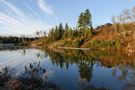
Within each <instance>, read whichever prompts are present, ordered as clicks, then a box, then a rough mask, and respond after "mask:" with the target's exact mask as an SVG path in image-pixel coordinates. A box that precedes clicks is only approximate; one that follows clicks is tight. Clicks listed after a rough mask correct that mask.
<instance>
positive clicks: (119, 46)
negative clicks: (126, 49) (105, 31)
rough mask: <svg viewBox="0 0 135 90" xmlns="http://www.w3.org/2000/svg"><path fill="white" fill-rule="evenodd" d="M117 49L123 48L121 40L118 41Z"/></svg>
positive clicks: (116, 43) (116, 42)
mask: <svg viewBox="0 0 135 90" xmlns="http://www.w3.org/2000/svg"><path fill="white" fill-rule="evenodd" d="M115 47H116V49H120V48H121V47H122V41H121V40H120V39H116V41H115Z"/></svg>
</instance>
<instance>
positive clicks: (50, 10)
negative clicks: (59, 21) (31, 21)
mask: <svg viewBox="0 0 135 90" xmlns="http://www.w3.org/2000/svg"><path fill="white" fill-rule="evenodd" d="M37 4H38V7H39V8H40V9H41V10H42V11H43V12H44V13H45V14H48V15H53V13H54V11H53V7H52V6H50V5H48V4H47V3H46V2H45V1H44V0H37Z"/></svg>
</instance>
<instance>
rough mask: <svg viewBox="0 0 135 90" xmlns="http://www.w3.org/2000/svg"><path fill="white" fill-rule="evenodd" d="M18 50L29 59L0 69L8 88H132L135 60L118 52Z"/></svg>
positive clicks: (134, 85) (1, 84)
mask: <svg viewBox="0 0 135 90" xmlns="http://www.w3.org/2000/svg"><path fill="white" fill-rule="evenodd" d="M3 51H4V50H3ZM13 51H14V50H13ZM13 51H11V52H13ZM16 52H18V51H16ZM19 52H20V53H21V56H20V58H22V59H26V56H27V58H28V59H29V60H28V59H27V60H28V61H27V62H26V60H24V62H23V63H24V64H18V66H17V67H14V68H13V65H10V67H8V66H6V67H5V68H3V69H1V73H0V86H1V87H5V88H11V87H12V84H13V83H15V84H16V83H17V84H18V85H17V88H18V87H19V88H20V89H23V90H24V89H26V88H27V89H28V88H29V89H34V88H36V89H43V88H45V89H47V88H52V89H54V90H57V89H58V90H60V89H61V90H65V89H66V90H108V89H109V90H110V89H113V90H122V89H124V90H127V89H128V88H134V87H135V82H134V80H135V70H134V69H135V61H134V60H135V59H134V57H131V56H128V55H123V54H122V53H121V52H109V51H107V52H103V51H79V50H55V51H51V50H48V49H42V50H38V49H35V50H33V49H21V50H20V51H19ZM32 52H33V53H34V52H35V53H34V54H32ZM31 54H32V55H31ZM15 57H16V56H15ZM35 59H36V61H35ZM13 62H14V61H13ZM0 63H1V62H0ZM17 68H18V69H17ZM21 68H23V69H21ZM18 70H20V72H19V73H18ZM51 75H53V77H51ZM112 83H113V84H112ZM14 87H16V86H14ZM27 89H26V90H27Z"/></svg>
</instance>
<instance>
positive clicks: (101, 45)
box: [90, 39, 112, 48]
mask: <svg viewBox="0 0 135 90" xmlns="http://www.w3.org/2000/svg"><path fill="white" fill-rule="evenodd" d="M90 44H91V47H94V48H110V47H111V45H112V43H111V41H108V40H103V41H99V40H98V39H96V40H93V41H91V43H90Z"/></svg>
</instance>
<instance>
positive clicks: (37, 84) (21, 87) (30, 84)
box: [0, 62, 60, 90]
mask: <svg viewBox="0 0 135 90" xmlns="http://www.w3.org/2000/svg"><path fill="white" fill-rule="evenodd" d="M24 68H25V72H23V73H21V74H20V75H19V76H17V77H14V76H12V74H11V72H12V70H11V69H10V67H8V66H6V67H5V68H3V69H2V70H1V72H0V88H1V89H5V90H6V89H8V90H28V89H29V90H33V89H36V90H46V89H52V90H60V87H59V86H57V85H56V84H54V83H52V82H50V81H48V77H49V76H48V75H49V74H48V73H49V72H50V71H48V70H46V69H45V68H42V67H41V66H40V62H38V63H37V62H35V63H30V64H29V66H25V67H24Z"/></svg>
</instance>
